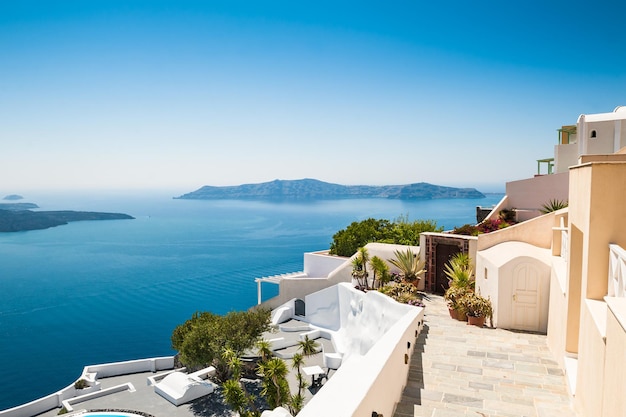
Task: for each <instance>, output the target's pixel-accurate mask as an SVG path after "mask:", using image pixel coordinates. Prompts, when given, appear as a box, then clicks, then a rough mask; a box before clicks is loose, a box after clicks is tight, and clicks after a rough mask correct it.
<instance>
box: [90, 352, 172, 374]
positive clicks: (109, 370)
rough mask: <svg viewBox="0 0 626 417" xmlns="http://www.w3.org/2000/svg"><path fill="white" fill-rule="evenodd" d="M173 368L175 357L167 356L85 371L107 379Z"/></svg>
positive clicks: (118, 363) (115, 363)
mask: <svg viewBox="0 0 626 417" xmlns="http://www.w3.org/2000/svg"><path fill="white" fill-rule="evenodd" d="M173 367H174V357H173V356H165V357H160V358H149V359H138V360H133V361H125V362H112V363H105V364H101V365H89V366H87V367H85V369H86V371H87V372H96V373H97V375H98V378H106V377H110V376H117V375H125V374H136V373H139V372H156V371H160V370H163V369H171V368H173Z"/></svg>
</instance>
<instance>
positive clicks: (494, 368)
mask: <svg viewBox="0 0 626 417" xmlns="http://www.w3.org/2000/svg"><path fill="white" fill-rule="evenodd" d="M429 297H430V300H424V301H425V304H426V315H425V326H424V330H423V331H422V334H421V335H420V337H419V338H418V339H417V341H416V346H415V351H414V353H413V357H412V359H411V369H410V372H409V377H408V381H407V386H406V388H405V390H404V394H403V397H402V399H401V402H400V403H399V404H398V406H397V407H396V412H395V414H394V416H395V417H521V416H526V417H548V416H549V417H576V414H575V413H574V412H573V411H572V406H571V404H572V399H571V397H570V396H569V395H568V390H567V385H566V381H565V377H564V375H563V371H562V370H561V369H560V368H559V367H558V366H557V363H556V361H554V359H553V357H552V354H551V353H550V351H549V350H548V347H547V345H546V336H544V335H537V334H528V333H518V332H513V331H508V330H503V329H491V328H487V327H484V328H478V327H476V326H468V325H467V324H466V323H465V322H460V321H456V320H452V319H451V318H450V316H449V314H448V310H447V307H446V305H445V302H444V300H443V298H442V297H440V296H437V295H429Z"/></svg>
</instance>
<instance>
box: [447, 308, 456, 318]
mask: <svg viewBox="0 0 626 417" xmlns="http://www.w3.org/2000/svg"><path fill="white" fill-rule="evenodd" d="M448 312H449V313H450V317H451V318H453V319H454V320H458V319H459V316H458V315H457V314H456V310H455V309H453V308H450V307H448Z"/></svg>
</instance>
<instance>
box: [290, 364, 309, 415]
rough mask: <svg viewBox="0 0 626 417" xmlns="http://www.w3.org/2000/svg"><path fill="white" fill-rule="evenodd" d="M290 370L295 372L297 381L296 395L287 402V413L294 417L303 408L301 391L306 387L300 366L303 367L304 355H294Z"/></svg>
mask: <svg viewBox="0 0 626 417" xmlns="http://www.w3.org/2000/svg"><path fill="white" fill-rule="evenodd" d="M291 361H292V362H291V368H292V369H295V370H296V381H298V393H297V394H295V395H293V396H292V397H291V401H290V402H289V412H291V414H293V415H294V416H295V415H296V414H298V413H299V412H300V410H302V407H303V406H304V395H303V393H302V391H304V390H305V389H306V387H307V386H308V384H307V382H306V378H305V377H304V375H302V369H301V368H302V365H304V355H303V354H302V353H299V352H298V353H294V355H293V358H292V359H291Z"/></svg>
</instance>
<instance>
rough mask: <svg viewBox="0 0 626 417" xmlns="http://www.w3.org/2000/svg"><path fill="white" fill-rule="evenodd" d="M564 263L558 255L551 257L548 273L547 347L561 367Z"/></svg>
mask: <svg viewBox="0 0 626 417" xmlns="http://www.w3.org/2000/svg"><path fill="white" fill-rule="evenodd" d="M565 269H566V265H565V261H563V259H561V258H560V257H558V258H557V257H553V260H552V271H551V275H550V302H549V313H548V337H547V341H548V347H549V348H550V352H552V354H553V355H554V358H555V359H556V361H557V362H558V364H559V366H560V367H561V369H564V368H565V361H564V354H565V327H564V326H563V323H566V322H567V297H566V295H565V292H566V279H565V274H566V271H565Z"/></svg>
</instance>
